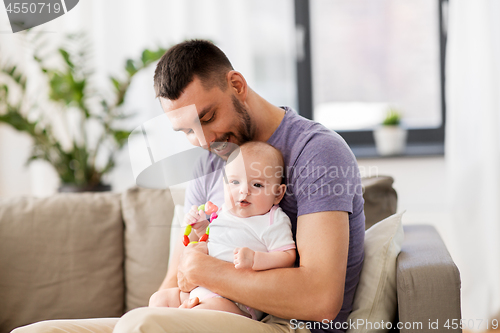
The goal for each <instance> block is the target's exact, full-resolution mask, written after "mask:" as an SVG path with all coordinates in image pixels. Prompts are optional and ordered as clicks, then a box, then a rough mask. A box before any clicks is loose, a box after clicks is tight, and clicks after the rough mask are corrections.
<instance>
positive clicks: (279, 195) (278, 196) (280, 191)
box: [274, 184, 286, 205]
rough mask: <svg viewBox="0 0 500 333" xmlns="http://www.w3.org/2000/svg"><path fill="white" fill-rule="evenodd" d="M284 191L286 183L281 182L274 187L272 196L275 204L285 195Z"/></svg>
mask: <svg viewBox="0 0 500 333" xmlns="http://www.w3.org/2000/svg"><path fill="white" fill-rule="evenodd" d="M285 193H286V185H285V184H281V185H279V187H277V188H276V192H275V198H274V204H275V205H277V204H279V203H280V201H281V199H283V197H284V196H285Z"/></svg>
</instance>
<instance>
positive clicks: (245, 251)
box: [234, 247, 255, 269]
mask: <svg viewBox="0 0 500 333" xmlns="http://www.w3.org/2000/svg"><path fill="white" fill-rule="evenodd" d="M254 257H255V252H254V251H252V250H250V249H249V248H248V247H237V248H235V249H234V267H235V268H240V269H241V268H252V267H253V259H254Z"/></svg>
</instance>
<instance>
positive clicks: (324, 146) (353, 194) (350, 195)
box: [184, 107, 365, 332]
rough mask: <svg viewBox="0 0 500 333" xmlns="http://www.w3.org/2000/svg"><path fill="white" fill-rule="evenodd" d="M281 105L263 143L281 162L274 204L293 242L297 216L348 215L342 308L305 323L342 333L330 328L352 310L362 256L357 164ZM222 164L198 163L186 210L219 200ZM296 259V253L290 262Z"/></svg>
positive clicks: (322, 130)
mask: <svg viewBox="0 0 500 333" xmlns="http://www.w3.org/2000/svg"><path fill="white" fill-rule="evenodd" d="M283 109H284V110H285V111H286V113H285V117H284V118H283V120H282V121H281V123H280V125H279V126H278V128H277V129H276V131H275V132H274V133H273V135H272V136H271V138H269V140H268V141H267V142H268V143H269V144H271V145H273V146H274V147H276V148H277V149H279V150H280V151H281V153H282V154H283V157H284V160H285V179H286V184H287V192H286V195H285V196H284V197H283V200H282V201H281V202H280V204H279V205H280V207H281V208H282V209H283V210H284V211H285V213H286V214H287V215H288V216H289V217H290V220H291V222H292V233H293V237H294V240H295V234H296V230H297V217H298V216H300V215H305V214H311V213H316V212H324V211H345V212H348V213H349V252H348V258H347V271H346V278H345V287H344V302H343V304H342V309H341V310H340V312H339V314H338V315H337V317H336V318H335V320H334V321H333V322H331V323H328V324H325V323H326V321H325V322H324V323H310V324H309V325H307V326H306V327H316V328H317V329H316V328H314V329H311V332H345V329H336V328H335V327H340V324H341V323H343V322H345V321H346V320H347V317H348V316H349V313H350V312H351V310H352V303H353V299H354V292H355V291H356V286H357V285H358V281H359V276H360V273H361V268H362V265H363V258H364V251H363V248H364V236H365V215H364V212H363V203H364V201H363V194H362V188H361V180H360V177H359V171H358V165H357V162H356V159H355V157H354V155H353V153H352V152H351V150H350V148H349V147H348V146H347V144H346V142H345V141H344V139H342V137H341V136H340V135H338V134H337V133H335V132H333V131H331V130H329V129H327V128H326V127H324V126H323V125H321V124H319V123H316V122H314V121H311V120H308V119H306V118H304V117H302V116H299V115H298V114H297V113H296V112H295V111H293V110H292V109H290V108H288V107H283ZM223 165H224V161H222V160H221V159H220V158H219V157H217V156H216V155H215V154H211V153H207V158H206V159H204V160H202V161H200V162H199V164H198V167H197V173H198V176H199V175H205V176H201V177H198V178H196V179H195V180H194V181H191V182H190V184H189V186H188V188H187V192H186V200H185V206H184V207H185V210H186V211H187V210H189V207H190V206H192V205H196V206H198V205H200V204H201V203H204V202H206V201H208V200H210V201H212V202H213V203H215V204H216V205H217V206H219V207H220V206H221V205H222V204H223V202H224V190H223V182H222V166H223ZM212 171H213V172H212ZM210 172H212V173H210ZM299 261H300V258H299V256H297V262H296V265H298V263H299Z"/></svg>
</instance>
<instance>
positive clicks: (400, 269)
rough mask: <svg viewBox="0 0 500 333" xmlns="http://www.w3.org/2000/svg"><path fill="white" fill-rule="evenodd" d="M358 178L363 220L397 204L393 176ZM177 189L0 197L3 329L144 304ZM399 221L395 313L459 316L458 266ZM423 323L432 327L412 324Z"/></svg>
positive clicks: (161, 261)
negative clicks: (401, 228) (402, 235)
mask: <svg viewBox="0 0 500 333" xmlns="http://www.w3.org/2000/svg"><path fill="white" fill-rule="evenodd" d="M363 184H364V188H365V194H364V197H365V211H366V215H367V227H368V226H370V225H371V224H373V223H374V222H375V221H378V220H380V219H382V218H384V217H386V216H389V215H390V214H392V213H394V212H395V210H396V200H397V198H396V192H395V191H394V189H393V188H392V179H391V178H390V177H382V178H371V179H364V180H363ZM182 198H183V193H182V191H178V192H171V191H169V190H146V189H139V188H133V189H130V190H128V191H126V192H124V193H100V194H91V193H85V194H58V195H55V196H52V197H49V198H43V199H37V198H26V197H23V198H16V199H9V200H2V201H0V333H6V332H10V331H11V330H12V329H13V328H15V327H19V326H22V325H27V324H30V323H34V322H37V321H41V320H47V319H68V318H94V317H120V316H121V315H122V314H124V313H125V312H127V311H128V310H131V309H134V308H137V307H141V306H145V305H147V302H148V299H149V296H150V295H151V294H152V293H153V292H154V291H155V290H156V289H157V288H158V286H159V285H160V283H161V281H162V279H163V277H164V276H165V272H166V270H167V265H168V257H169V240H170V236H171V230H178V229H175V228H171V222H172V218H173V214H174V202H176V203H182V200H183V199H182ZM404 231H405V239H404V242H403V245H402V250H401V253H400V255H399V257H398V259H397V298H398V314H399V320H400V321H403V322H416V321H418V322H423V323H427V322H428V321H429V320H431V321H435V320H436V319H439V320H440V322H444V321H446V319H460V318H461V312H460V276H459V272H458V269H457V267H456V266H455V264H454V263H453V261H452V259H451V257H450V255H449V253H448V251H447V250H446V247H445V246H444V244H443V242H442V240H441V238H440V237H439V235H438V234H437V232H436V230H435V229H434V228H433V227H431V226H425V225H411V226H405V227H404ZM427 331H428V332H431V331H432V332H435V331H436V330H431V329H427V327H426V325H424V327H423V329H422V330H419V332H427ZM447 331H455V332H457V331H461V330H459V329H456V330H451V329H450V330H447ZM401 332H411V329H410V330H404V329H402V330H401Z"/></svg>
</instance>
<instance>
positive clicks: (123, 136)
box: [111, 130, 131, 147]
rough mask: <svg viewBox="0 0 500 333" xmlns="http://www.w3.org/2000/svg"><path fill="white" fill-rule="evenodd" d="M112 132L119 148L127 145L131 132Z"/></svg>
mask: <svg viewBox="0 0 500 333" xmlns="http://www.w3.org/2000/svg"><path fill="white" fill-rule="evenodd" d="M111 132H112V134H113V137H114V139H115V141H116V143H117V144H118V146H119V147H122V146H123V145H124V144H125V142H126V141H127V140H128V137H129V135H130V133H131V131H124V130H112V131H111Z"/></svg>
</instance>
